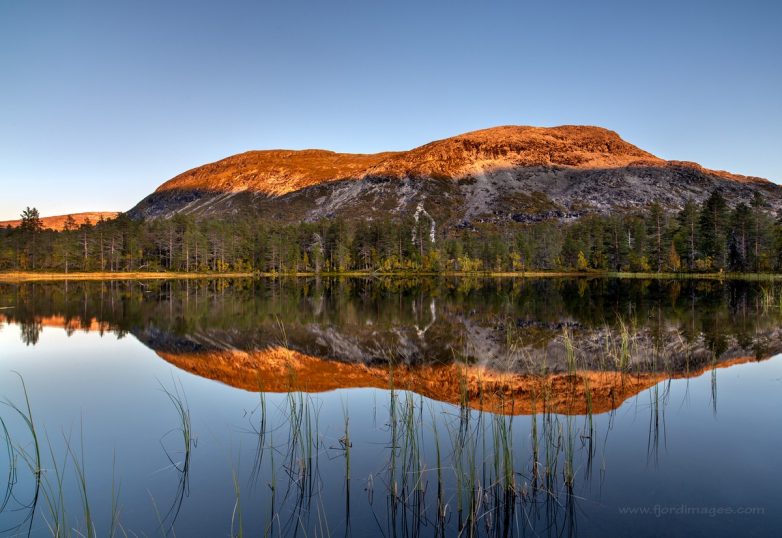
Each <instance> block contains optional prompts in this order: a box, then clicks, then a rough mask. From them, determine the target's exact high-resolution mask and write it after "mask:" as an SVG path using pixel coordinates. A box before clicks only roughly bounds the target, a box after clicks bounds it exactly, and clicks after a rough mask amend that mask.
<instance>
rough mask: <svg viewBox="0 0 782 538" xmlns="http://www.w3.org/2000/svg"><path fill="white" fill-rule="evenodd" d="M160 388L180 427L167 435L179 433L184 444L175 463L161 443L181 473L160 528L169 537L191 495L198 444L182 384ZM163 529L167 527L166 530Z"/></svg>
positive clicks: (169, 452) (171, 462) (162, 444)
mask: <svg viewBox="0 0 782 538" xmlns="http://www.w3.org/2000/svg"><path fill="white" fill-rule="evenodd" d="M160 387H161V389H162V390H163V393H164V394H165V395H166V396H167V397H168V399H169V401H170V402H171V405H173V407H174V410H175V411H176V413H177V418H178V421H179V424H178V427H177V428H175V429H173V430H170V431H169V432H168V433H167V434H166V435H169V434H171V433H178V434H179V435H180V436H181V437H180V439H181V442H182V448H181V451H180V452H179V454H180V455H181V459H179V458H177V460H176V461H175V459H174V457H173V456H172V455H173V454H174V453H173V452H171V451H169V450H168V449H167V448H166V446H165V444H164V443H163V439H161V441H160V444H161V446H162V447H163V451H164V453H165V454H166V458H168V461H169V463H170V464H171V466H172V467H173V468H174V469H176V470H177V471H178V472H179V482H178V485H177V489H176V493H175V494H174V499H173V501H172V503H171V507H170V508H169V509H168V511H167V512H166V514H165V515H164V516H163V518H162V525H161V528H160V530H161V531H162V532H164V534H166V535H168V534H169V533H171V532H173V529H174V523H176V520H177V518H178V517H179V513H180V511H181V509H182V504H183V503H184V500H185V498H186V497H188V496H189V495H190V464H191V457H192V453H193V449H194V448H195V446H196V442H195V438H194V437H193V426H192V422H191V419H190V406H189V404H188V402H187V397H186V396H185V393H184V389H183V387H182V384H181V382H180V383H177V382H176V381H174V383H173V388H172V389H171V390H169V389H167V388H166V387H165V386H164V385H163V384H162V383H161V384H160ZM164 438H165V436H164ZM163 527H165V529H164V528H163Z"/></svg>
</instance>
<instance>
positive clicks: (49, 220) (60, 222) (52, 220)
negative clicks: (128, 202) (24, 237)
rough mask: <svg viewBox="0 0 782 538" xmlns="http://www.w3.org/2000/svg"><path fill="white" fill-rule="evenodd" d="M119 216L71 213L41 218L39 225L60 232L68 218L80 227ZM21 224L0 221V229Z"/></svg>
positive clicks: (17, 221)
mask: <svg viewBox="0 0 782 538" xmlns="http://www.w3.org/2000/svg"><path fill="white" fill-rule="evenodd" d="M117 215H119V213H117V212H116V211H88V212H86V213H71V214H70V215H55V216H53V217H41V223H42V224H43V227H44V228H45V229H47V230H56V231H60V230H62V229H63V228H65V221H66V220H67V219H68V217H72V218H73V220H74V222H75V223H76V226H81V225H82V224H84V223H86V222H90V223H92V224H95V223H96V222H98V221H99V220H101V219H103V220H109V219H113V218H114V217H116V216H117ZM20 224H22V221H21V220H3V221H0V228H6V227H8V226H10V227H11V228H16V227H17V226H19V225H20Z"/></svg>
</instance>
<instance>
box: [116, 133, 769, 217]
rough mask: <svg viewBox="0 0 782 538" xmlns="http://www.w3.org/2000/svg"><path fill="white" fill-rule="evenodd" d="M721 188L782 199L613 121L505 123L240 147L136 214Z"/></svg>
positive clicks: (464, 204) (368, 213) (350, 211)
mask: <svg viewBox="0 0 782 538" xmlns="http://www.w3.org/2000/svg"><path fill="white" fill-rule="evenodd" d="M715 189H718V190H720V191H721V192H722V193H723V194H724V196H725V197H726V198H727V199H728V201H729V202H730V203H731V204H735V203H738V202H739V201H745V202H748V201H750V200H751V199H752V197H753V196H754V195H755V193H756V192H758V193H761V194H762V195H763V196H764V198H766V199H767V201H768V202H769V204H770V205H771V207H772V208H780V207H782V188H780V187H779V186H777V185H775V184H773V183H771V182H769V181H767V180H765V179H761V178H755V177H746V176H740V175H736V174H730V173H728V172H723V171H715V170H708V169H705V168H702V167H701V166H700V165H698V164H696V163H690V162H682V161H666V160H663V159H660V158H659V157H656V156H654V155H652V154H651V153H648V152H646V151H644V150H642V149H640V148H638V147H636V146H634V145H632V144H630V143H628V142H626V141H624V140H623V139H622V138H621V137H619V135H618V134H616V133H615V132H613V131H609V130H607V129H603V128H600V127H590V126H561V127H551V128H544V127H525V126H504V127H495V128H491V129H483V130H480V131H473V132H470V133H465V134H462V135H458V136H455V137H452V138H447V139H444V140H438V141H435V142H431V143H429V144H425V145H423V146H420V147H418V148H415V149H412V150H409V151H403V152H391V153H379V154H374V155H358V154H340V153H333V152H329V151H324V150H303V151H290V150H271V151H251V152H247V153H242V154H240V155H235V156H233V157H229V158H227V159H223V160H221V161H218V162H215V163H211V164H207V165H205V166H201V167H198V168H195V169H193V170H189V171H187V172H185V173H183V174H181V175H179V176H177V177H175V178H173V179H171V180H169V181H167V182H166V183H164V184H163V185H161V186H160V187H159V188H158V189H157V190H156V191H155V192H154V193H153V194H151V195H150V196H148V197H147V198H145V199H144V200H142V201H141V202H140V203H139V204H138V205H137V206H136V207H134V208H133V209H132V210H131V211H130V215H131V216H133V217H136V218H140V217H143V218H156V217H170V216H172V215H174V214H176V213H188V214H193V215H196V216H226V215H232V214H242V213H247V212H254V213H256V214H257V215H259V216H261V217H265V218H269V219H270V220H277V221H283V222H295V221H300V220H317V219H320V218H329V217H334V216H343V217H345V218H364V219H367V218H385V217H391V218H395V217H401V216H409V215H413V214H416V213H419V214H420V213H421V212H422V211H423V212H426V213H427V214H429V215H430V216H431V218H432V219H434V220H436V221H437V222H438V223H441V224H443V225H446V226H448V225H456V224H460V223H464V222H472V221H478V222H486V221H491V222H498V223H502V222H511V221H516V222H525V221H529V220H540V219H545V218H558V219H568V218H577V217H579V216H581V215H584V214H588V213H606V212H609V211H613V210H627V209H634V208H639V207H644V206H647V205H649V204H650V203H652V202H659V203H661V204H662V205H663V206H665V207H666V208H669V209H676V208H679V207H681V206H682V205H683V204H684V202H685V201H686V200H687V199H690V198H691V199H693V200H695V201H701V200H703V199H705V198H706V197H707V196H708V195H709V194H710V193H711V192H712V191H714V190H715Z"/></svg>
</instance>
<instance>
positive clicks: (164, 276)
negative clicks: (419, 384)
mask: <svg viewBox="0 0 782 538" xmlns="http://www.w3.org/2000/svg"><path fill="white" fill-rule="evenodd" d="M312 277H321V278H339V277H343V278H356V277H375V278H377V277H382V278H399V279H402V278H418V277H427V278H436V277H443V278H448V277H458V278H521V279H523V278H622V279H652V280H756V281H762V280H779V279H782V273H631V272H616V271H523V272H505V271H503V272H494V271H481V272H461V271H441V272H408V273H394V272H388V273H387V272H367V271H347V272H340V273H333V272H329V273H326V272H321V273H315V272H297V273H256V272H252V273H247V272H228V273H182V272H94V273H86V272H75V273H52V272H41V273H37V272H32V271H15V272H7V273H0V282H4V283H14V282H45V281H65V280H186V279H189V280H196V279H197V280H204V279H239V278H312Z"/></svg>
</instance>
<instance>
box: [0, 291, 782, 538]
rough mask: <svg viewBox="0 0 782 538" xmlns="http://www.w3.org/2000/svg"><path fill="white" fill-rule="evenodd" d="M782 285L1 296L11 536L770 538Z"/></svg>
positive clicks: (780, 421) (0, 464) (777, 518)
mask: <svg viewBox="0 0 782 538" xmlns="http://www.w3.org/2000/svg"><path fill="white" fill-rule="evenodd" d="M780 353H782V288H781V287H780V284H778V283H774V282H770V281H769V282H745V281H730V280H727V281H718V280H697V279H687V280H641V279H637V280H634V279H605V278H540V279H514V278H505V279H488V278H487V279H478V278H475V279H473V278H458V279H457V278H454V279H448V278H439V279H435V278H432V279H429V278H411V279H402V278H343V279H337V278H332V279H326V278H323V279H316V278H300V279H258V280H253V279H237V280H226V279H223V280H219V279H215V280H208V279H204V280H169V281H163V280H161V281H106V282H101V281H94V282H86V281H85V282H42V283H22V284H0V396H2V397H3V398H4V402H5V404H4V405H2V406H0V417H2V421H3V423H2V428H0V435H1V436H2V439H0V483H3V484H6V487H3V488H0V496H2V499H0V501H2V502H0V507H1V508H2V511H0V531H2V532H3V535H7V536H27V535H30V536H90V535H91V536H111V535H113V536H185V537H186V536H207V537H211V536H302V537H312V536H346V535H355V536H596V535H600V536H602V535H606V536H657V535H668V536H719V535H723V536H735V535H746V536H770V535H777V533H778V532H779V529H780V528H782V512H780V511H779V510H778V508H779V506H780V503H782V490H780V479H782V464H780V463H779V460H778V459H777V457H778V456H779V453H780V449H782V413H781V412H780V410H782V358H780Z"/></svg>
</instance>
